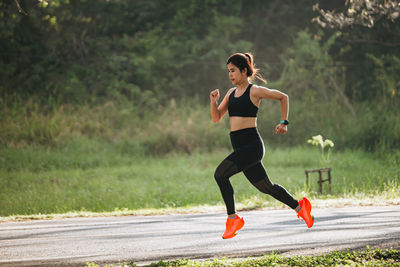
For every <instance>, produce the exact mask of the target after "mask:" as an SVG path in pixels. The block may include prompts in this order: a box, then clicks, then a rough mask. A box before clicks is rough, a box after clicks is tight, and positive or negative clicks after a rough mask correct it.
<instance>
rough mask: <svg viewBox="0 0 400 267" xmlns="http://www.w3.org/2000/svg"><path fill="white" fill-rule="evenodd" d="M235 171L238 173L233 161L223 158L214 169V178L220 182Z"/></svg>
mask: <svg viewBox="0 0 400 267" xmlns="http://www.w3.org/2000/svg"><path fill="white" fill-rule="evenodd" d="M236 173H238V168H237V166H236V165H235V163H233V162H232V161H230V160H224V161H223V162H221V164H220V165H219V166H218V167H217V169H216V170H215V173H214V178H215V180H216V181H217V182H221V181H224V180H228V179H229V178H230V177H231V176H232V175H234V174H236Z"/></svg>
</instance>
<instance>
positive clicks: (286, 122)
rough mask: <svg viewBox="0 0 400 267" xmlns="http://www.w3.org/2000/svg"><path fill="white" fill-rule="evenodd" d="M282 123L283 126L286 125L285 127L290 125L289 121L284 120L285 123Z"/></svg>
mask: <svg viewBox="0 0 400 267" xmlns="http://www.w3.org/2000/svg"><path fill="white" fill-rule="evenodd" d="M280 123H282V124H284V125H288V124H289V121H288V120H283V121H280Z"/></svg>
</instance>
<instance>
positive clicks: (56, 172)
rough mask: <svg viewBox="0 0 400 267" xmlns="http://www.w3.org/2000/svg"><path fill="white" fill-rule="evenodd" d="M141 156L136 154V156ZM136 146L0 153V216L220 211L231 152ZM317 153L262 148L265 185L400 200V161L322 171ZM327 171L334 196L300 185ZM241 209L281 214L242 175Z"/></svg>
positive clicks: (334, 163) (334, 160) (358, 158)
mask: <svg viewBox="0 0 400 267" xmlns="http://www.w3.org/2000/svg"><path fill="white" fill-rule="evenodd" d="M139 152H140V151H139ZM139 152H138V151H136V147H135V146H129V145H123V144H119V145H115V144H109V143H105V142H96V141H94V140H81V141H76V142H72V143H70V144H68V145H66V146H64V147H62V148H48V147H42V146H36V147H33V146H32V147H28V148H24V149H12V148H1V149H0V164H1V165H0V166H1V167H0V188H1V190H0V216H3V217H6V216H12V215H29V214H48V213H66V212H71V211H78V212H79V211H90V212H110V211H115V210H138V209H152V208H155V209H158V208H164V209H165V208H180V207H186V208H187V207H194V206H199V205H220V206H222V205H223V203H222V198H221V195H220V192H219V189H218V187H217V185H216V183H215V181H214V178H213V173H214V170H215V168H216V166H217V165H218V164H219V162H220V161H221V160H222V159H223V158H224V157H225V156H226V155H227V154H228V153H229V151H228V150H219V151H214V152H201V153H200V152H197V153H196V152H195V153H192V154H169V155H166V156H162V157H157V156H148V155H145V154H143V153H139ZM318 156H319V154H318V151H317V149H316V148H315V147H311V146H305V147H295V148H291V149H274V150H271V149H269V148H268V146H267V151H266V156H265V158H264V165H265V166H266V169H267V171H268V172H269V176H270V178H271V179H272V180H273V181H274V182H275V183H279V184H281V185H283V186H284V187H285V188H287V189H288V191H289V192H291V193H292V194H293V195H294V196H295V197H296V198H300V197H301V196H303V195H306V196H308V197H310V198H311V199H337V198H359V199H362V198H368V197H371V198H376V197H378V198H379V199H380V200H383V201H387V202H389V203H391V201H398V199H399V198H400V193H399V192H400V169H399V167H398V166H399V153H391V154H388V155H382V154H381V155H380V156H377V155H375V154H368V153H364V152H361V151H346V152H336V151H334V152H333V153H332V155H331V161H330V163H328V165H326V166H325V165H321V163H320V161H319V157H318ZM318 167H331V168H332V176H333V184H332V192H331V194H327V193H328V190H327V189H328V188H327V187H325V188H324V193H325V194H324V195H319V194H318V192H317V191H318V187H317V182H316V176H314V178H313V180H312V184H311V187H310V188H308V187H307V186H306V184H305V174H304V170H305V169H314V168H318ZM231 181H232V184H233V186H234V188H235V197H236V200H237V202H240V205H238V206H239V207H241V208H243V209H245V208H258V207H269V206H274V207H277V206H279V207H282V204H281V203H279V202H278V201H275V200H273V199H272V198H271V197H270V196H268V195H263V194H262V193H260V192H258V191H257V190H256V189H255V188H254V187H253V186H252V185H251V184H250V183H249V182H248V181H247V180H246V178H245V177H244V176H243V175H242V174H238V175H236V176H234V177H232V178H231Z"/></svg>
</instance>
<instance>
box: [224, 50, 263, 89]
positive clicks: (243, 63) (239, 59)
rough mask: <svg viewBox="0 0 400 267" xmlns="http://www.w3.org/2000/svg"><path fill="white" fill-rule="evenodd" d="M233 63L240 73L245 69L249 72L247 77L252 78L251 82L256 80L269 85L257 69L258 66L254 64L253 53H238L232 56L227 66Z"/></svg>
mask: <svg viewBox="0 0 400 267" xmlns="http://www.w3.org/2000/svg"><path fill="white" fill-rule="evenodd" d="M229 63H232V64H233V65H235V66H236V67H238V69H239V70H240V72H242V71H243V70H244V69H246V70H247V77H249V78H250V81H253V80H254V78H257V79H259V80H260V81H263V82H264V83H267V81H266V80H264V79H263V77H262V75H261V74H260V73H259V69H256V65H255V64H254V59H253V55H252V54H251V53H244V54H243V53H236V54H233V55H232V56H230V57H229V58H228V60H227V62H226V65H228V64H229Z"/></svg>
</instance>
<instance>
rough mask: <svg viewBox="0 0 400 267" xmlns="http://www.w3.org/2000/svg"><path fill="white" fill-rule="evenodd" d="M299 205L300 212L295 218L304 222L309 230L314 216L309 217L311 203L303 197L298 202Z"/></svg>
mask: <svg viewBox="0 0 400 267" xmlns="http://www.w3.org/2000/svg"><path fill="white" fill-rule="evenodd" d="M299 205H300V207H301V209H300V211H299V212H298V213H297V217H298V218H299V219H300V217H301V218H302V219H303V220H304V221H305V222H306V224H307V227H308V228H311V227H312V226H313V224H314V216H312V215H311V203H310V201H309V200H308V199H307V198H305V197H303V199H302V200H299Z"/></svg>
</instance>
